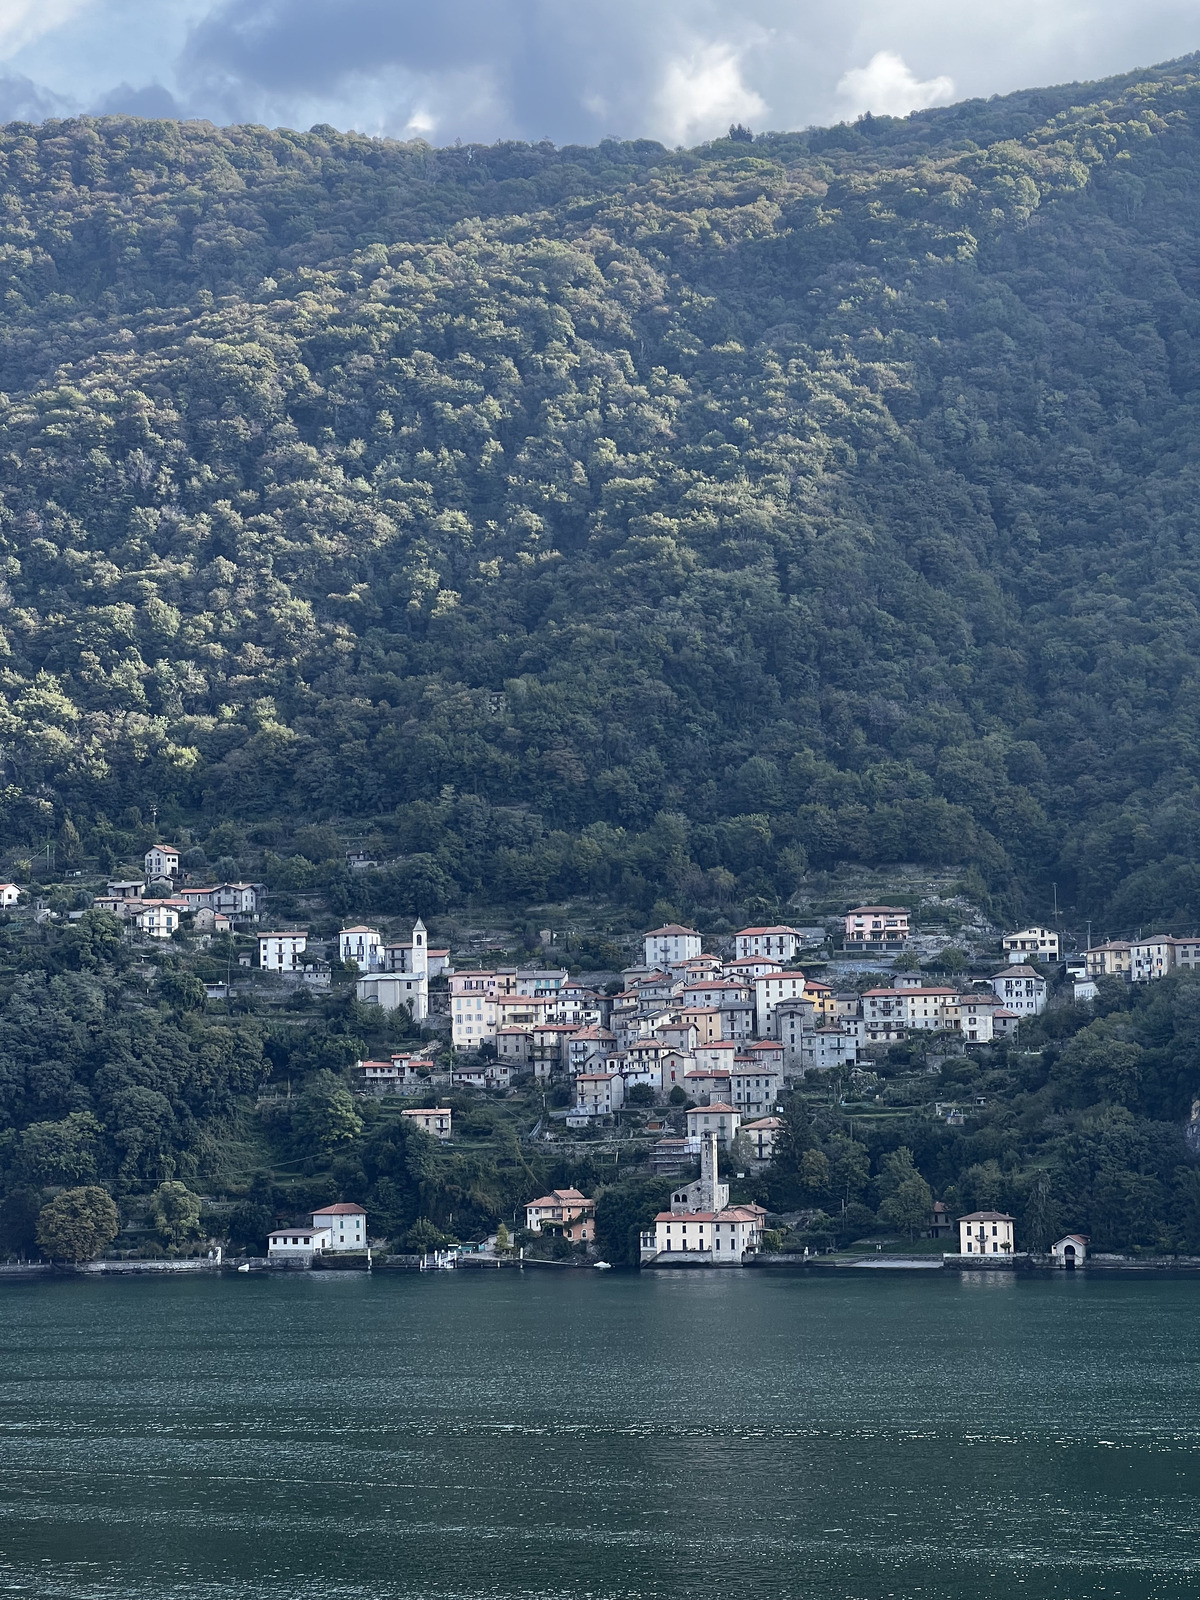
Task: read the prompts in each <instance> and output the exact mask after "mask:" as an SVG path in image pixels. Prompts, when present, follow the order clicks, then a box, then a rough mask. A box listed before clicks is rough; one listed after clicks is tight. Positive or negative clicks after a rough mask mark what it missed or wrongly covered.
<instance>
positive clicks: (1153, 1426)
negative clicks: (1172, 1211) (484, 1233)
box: [0, 1272, 1200, 1600]
mask: <svg viewBox="0 0 1200 1600" xmlns="http://www.w3.org/2000/svg"><path fill="white" fill-rule="evenodd" d="M1198 1329H1200V1281H1197V1280H1157V1281H1154V1280H1151V1281H1147V1280H1140V1279H1139V1280H1129V1279H1118V1278H1108V1279H1103V1278H1087V1277H1084V1276H1083V1275H1081V1274H1080V1275H1074V1276H1071V1277H1067V1276H1061V1277H1057V1278H1054V1279H1051V1280H1043V1281H1017V1280H1014V1279H1012V1278H1008V1277H999V1276H996V1277H987V1276H983V1275H980V1276H978V1277H964V1278H961V1279H960V1278H958V1277H953V1276H950V1275H949V1274H947V1275H945V1276H942V1275H941V1274H936V1275H935V1274H933V1273H921V1274H916V1273H914V1274H911V1275H908V1276H906V1275H904V1274H902V1273H880V1272H840V1273H838V1274H836V1275H833V1274H830V1275H828V1276H821V1277H817V1276H816V1275H812V1276H803V1275H799V1274H796V1275H791V1274H784V1273H781V1274H779V1275H774V1274H765V1273H753V1272H728V1273H715V1272H708V1273H705V1272H678V1273H660V1274H653V1273H647V1274H645V1275H643V1276H641V1277H635V1276H624V1275H621V1274H618V1273H604V1274H601V1273H583V1272H580V1273H562V1274H551V1273H533V1272H528V1273H525V1274H523V1275H520V1274H517V1273H490V1274H488V1273H474V1272H471V1273H468V1272H461V1273H428V1274H424V1275H417V1274H411V1275H402V1276H384V1275H382V1274H380V1275H377V1276H376V1277H374V1278H367V1277H365V1276H358V1275H349V1274H347V1275H334V1274H315V1275H307V1274H305V1275H299V1274H298V1275H295V1276H288V1277H283V1278H279V1277H271V1278H267V1277H255V1276H251V1277H249V1278H247V1277H232V1278H225V1279H220V1280H210V1279H201V1278H193V1279H176V1280H174V1281H166V1282H163V1281H146V1280H130V1281H111V1280H110V1281H104V1280H99V1281H86V1280H83V1281H80V1280H76V1281H71V1280H64V1281H61V1282H39V1283H19V1284H8V1283H5V1284H0V1343H2V1345H3V1354H2V1359H0V1596H36V1597H38V1600H59V1597H71V1600H76V1597H79V1600H116V1597H121V1600H126V1597H128V1600H232V1597H237V1600H316V1597H321V1600H326V1597H333V1600H360V1597H363V1600H366V1597H371V1600H399V1597H405V1600H409V1597H413V1600H416V1597H421V1600H425V1597H433V1600H509V1597H521V1600H559V1597H564V1600H567V1597H569V1600H635V1597H638V1600H640V1597H653V1600H659V1597H662V1600H676V1597H680V1600H682V1597H685V1596H686V1597H692V1596H697V1595H701V1594H704V1595H710V1594H711V1595H712V1596H714V1597H728V1596H743V1595H745V1596H751V1595H752V1596H755V1597H756V1600H776V1597H779V1600H783V1597H787V1600H793V1597H806V1600H807V1597H819V1600H827V1597H828V1600H834V1597H836V1600H860V1597H861V1600H874V1597H877V1596H878V1597H881V1600H883V1597H895V1600H900V1597H906V1600H907V1597H910V1596H912V1597H916V1596H920V1597H922V1600H943V1597H944V1600H951V1597H953V1600H963V1597H969V1600H992V1597H996V1600H999V1597H1001V1596H1003V1597H1011V1596H1014V1595H1020V1596H1024V1597H1027V1600H1033V1597H1041V1596H1063V1597H1071V1600H1078V1597H1090V1596H1104V1597H1106V1600H1108V1597H1112V1596H1125V1597H1130V1596H1133V1597H1142V1596H1147V1597H1148V1596H1155V1597H1175V1596H1180V1597H1182V1596H1185V1595H1187V1596H1195V1594H1196V1593H1197V1592H1198V1591H1200V1500H1198V1496H1200V1365H1198V1363H1200V1337H1198Z"/></svg>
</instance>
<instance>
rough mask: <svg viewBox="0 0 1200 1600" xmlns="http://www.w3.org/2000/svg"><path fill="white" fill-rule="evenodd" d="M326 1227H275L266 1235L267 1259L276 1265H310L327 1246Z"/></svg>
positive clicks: (328, 1236) (328, 1237) (327, 1233)
mask: <svg viewBox="0 0 1200 1600" xmlns="http://www.w3.org/2000/svg"><path fill="white" fill-rule="evenodd" d="M329 1239H330V1233H329V1229H328V1228H303V1227H299V1228H276V1229H275V1231H274V1233H269V1234H268V1235H267V1260H268V1261H269V1262H271V1263H272V1264H274V1265H277V1266H288V1265H295V1266H305V1267H311V1266H312V1263H313V1257H314V1256H319V1255H320V1254H321V1252H322V1251H323V1250H326V1249H328V1247H329Z"/></svg>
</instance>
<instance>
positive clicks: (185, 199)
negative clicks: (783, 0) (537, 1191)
mask: <svg viewBox="0 0 1200 1600" xmlns="http://www.w3.org/2000/svg"><path fill="white" fill-rule="evenodd" d="M745 134H746V130H744V129H740V130H738V135H739V136H738V137H736V138H733V139H723V140H717V141H715V142H714V143H712V144H710V145H707V146H704V147H702V148H700V149H697V150H692V151H669V150H666V149H665V148H663V147H662V146H659V145H657V144H654V143H653V142H650V141H636V142H632V143H620V142H617V141H606V142H604V143H603V144H602V145H601V146H599V147H598V148H596V149H582V148H565V149H561V150H560V149H554V148H553V147H552V146H550V145H548V144H542V145H537V146H527V145H519V144H499V145H495V146H490V147H482V146H464V147H462V148H455V149H447V150H434V149H432V148H430V147H428V146H427V145H425V144H423V143H421V142H420V141H416V142H410V143H396V142H391V141H386V140H371V139H366V138H362V137H359V136H356V135H340V134H336V133H334V132H333V131H332V130H330V129H328V128H322V129H319V130H315V131H314V132H312V133H308V134H300V133H293V132H289V131H286V130H281V131H274V132H271V131H268V130H266V129H263V128H253V127H245V128H226V129H216V128H213V127H211V126H208V125H207V124H188V123H182V124H180V123H174V122H166V121H157V122H156V121H143V120H139V119H136V118H130V117H102V118H78V119H72V120H67V121H49V122H46V123H44V124H42V125H41V126H39V127H33V126H30V125H28V124H13V125H10V126H9V127H8V128H7V129H5V130H3V132H2V133H0V189H2V191H3V194H4V198H5V207H4V210H3V214H2V216H0V278H2V279H3V294H4V308H5V315H4V321H3V325H2V327H0V360H2V361H3V370H4V387H5V394H4V396H3V398H2V400H0V580H2V587H0V603H2V604H3V606H4V610H3V637H4V640H5V644H4V646H3V648H4V649H5V651H6V652H7V653H6V654H5V656H4V659H3V666H2V671H0V695H2V699H0V724H2V726H3V764H4V774H3V777H4V787H3V791H2V794H0V810H2V813H3V817H4V821H5V826H6V828H7V829H8V830H9V832H10V834H11V835H12V836H13V837H18V838H19V837H21V836H24V837H26V838H28V839H29V840H31V841H32V840H33V839H35V838H42V837H43V836H44V835H45V833H46V831H47V830H48V829H51V828H52V829H56V830H58V833H59V849H60V851H61V852H63V859H64V860H65V859H66V857H67V856H69V855H71V854H72V853H78V852H79V850H80V849H81V848H87V849H90V850H93V851H96V850H98V849H99V848H100V847H101V846H102V845H103V843H104V832H103V830H104V828H105V827H106V826H111V825H110V824H109V823H108V822H107V819H108V818H110V817H116V816H118V815H119V814H120V813H121V812H122V810H123V809H124V808H125V807H127V806H129V805H132V804H136V805H139V806H141V807H142V808H143V809H144V808H145V805H146V800H147V797H152V798H153V799H154V800H155V802H156V804H157V805H158V806H159V807H160V808H162V811H163V815H164V816H171V815H176V816H181V815H185V814H186V815H193V816H194V815H206V816H207V817H208V818H209V819H210V820H211V821H212V822H214V823H215V822H219V821H222V820H229V819H242V820H244V821H251V822H253V821H258V822H260V823H261V822H262V820H263V819H271V818H275V817H280V816H287V817H289V818H292V817H295V816H296V815H297V814H301V815H302V816H303V817H304V818H305V819H306V820H308V821H320V820H322V819H326V818H332V817H346V816H370V817H375V818H380V817H384V818H388V819H390V826H391V828H392V836H391V837H392V842H393V843H394V845H395V847H396V850H397V853H398V854H399V856H400V857H401V860H400V862H399V864H398V865H397V866H396V868H395V869H394V872H393V876H392V879H391V880H390V882H389V886H388V891H387V892H388V893H389V894H390V895H391V897H392V899H393V900H394V902H395V904H396V907H397V909H405V910H410V909H420V910H423V911H425V912H429V911H430V910H434V911H436V910H437V909H439V908H441V907H443V906H445V905H446V904H449V903H452V902H454V901H456V900H457V899H459V898H461V897H462V896H464V895H467V894H471V893H475V892H478V891H479V890H484V891H486V892H488V893H491V894H493V895H495V896H497V897H501V898H505V899H507V900H508V901H510V902H521V901H526V900H537V899H539V898H544V897H546V896H547V895H549V894H554V893H576V892H583V893H587V892H596V891H605V892H613V893H620V894H622V895H624V896H625V897H626V898H627V899H630V900H632V901H635V902H636V901H638V899H639V897H640V898H641V899H643V900H644V901H645V903H646V905H647V906H649V905H650V904H651V903H652V902H653V900H654V899H655V898H656V897H657V896H659V895H661V894H662V893H663V886H664V884H665V885H666V890H667V892H668V893H669V894H675V895H676V896H690V897H691V899H692V900H694V901H701V902H703V901H706V900H710V901H711V900H714V899H719V898H720V896H721V894H722V893H723V892H725V893H727V892H728V888H727V885H728V884H733V883H737V884H738V885H739V886H740V888H741V890H742V891H743V893H755V892H761V893H763V894H774V895H778V894H784V895H786V894H787V893H790V892H791V889H792V887H793V886H794V884H795V881H796V879H797V877H798V875H800V874H802V873H803V872H804V871H805V870H806V868H808V867H810V866H818V867H819V866H823V865H828V864H832V863H834V862H836V861H838V860H850V861H861V862H886V861H894V860H900V859H903V860H909V861H916V862H930V863H938V864H950V865H961V866H962V868H963V870H964V871H970V872H973V873H974V874H976V880H977V881H979V882H981V883H982V884H984V885H986V886H988V887H990V888H991V890H992V891H993V892H994V893H996V894H999V895H1002V896H1008V897H1010V898H1015V899H1017V900H1020V899H1021V898H1022V897H1023V896H1024V897H1028V896H1030V895H1034V896H1036V895H1037V893H1039V892H1040V890H1041V888H1042V887H1044V886H1045V885H1047V884H1048V883H1049V881H1050V880H1051V879H1053V880H1054V881H1055V882H1056V883H1057V884H1058V886H1059V891H1060V894H1061V895H1063V896H1065V897H1067V898H1068V899H1073V900H1074V902H1075V903H1076V904H1077V905H1078V907H1079V908H1080V909H1081V910H1082V911H1083V912H1084V913H1085V914H1090V915H1093V916H1102V917H1105V918H1107V919H1109V921H1110V922H1111V924H1112V926H1113V927H1114V928H1115V927H1118V926H1124V925H1125V924H1130V925H1132V924H1134V923H1137V922H1140V921H1142V920H1145V919H1146V918H1150V917H1160V918H1163V919H1165V920H1166V921H1168V922H1172V921H1174V922H1180V921H1186V920H1187V919H1188V918H1192V919H1194V918H1195V917H1196V915H1197V913H1198V912H1200V875H1198V872H1197V868H1196V866H1195V843H1196V838H1197V819H1198V816H1200V798H1198V790H1197V779H1196V766H1197V746H1196V741H1197V713H1196V706H1197V704H1198V703H1200V697H1198V695H1197V670H1196V654H1197V644H1198V639H1200V635H1198V626H1197V589H1198V586H1200V556H1198V552H1197V544H1196V532H1195V519H1194V514H1193V510H1192V507H1193V503H1194V499H1195V494H1194V487H1195V479H1196V474H1197V446H1196V442H1195V441H1196V437H1197V428H1196V406H1197V393H1198V384H1200V353H1198V352H1200V346H1198V345H1197V337H1198V333H1200V298H1198V290H1197V285H1196V282H1195V275H1194V272H1193V270H1192V254H1193V252H1192V247H1191V240H1192V239H1193V238H1194V235H1195V231H1196V226H1197V222H1198V221H1200V74H1198V72H1197V63H1196V61H1195V59H1194V58H1188V59H1187V60H1185V61H1182V62H1179V63H1176V64H1174V65H1173V66H1171V67H1169V68H1166V69H1161V70H1157V71H1155V72H1152V73H1138V74H1133V75H1130V76H1127V77H1125V78H1121V79H1114V80H1111V81H1109V82H1107V83H1102V84H1096V85H1092V86H1088V87H1086V88H1080V87H1079V86H1075V87H1073V88H1070V89H1066V90H1054V91H1045V92H1041V93H1029V94H1019V95H1014V96H1009V97H1007V98H1005V99H1000V100H996V101H989V102H987V103H982V102H969V103H967V104H964V105H962V106H959V107H953V108H949V109H944V110H933V111H928V112H922V113H917V114H914V115H913V116H911V117H909V118H906V119H903V120H898V119H894V118H887V117H873V118H871V119H869V120H866V119H864V121H862V122H860V123H857V124H854V125H853V126H843V127H840V128H834V129H828V130H811V131H810V132H808V133H807V134H781V135H766V136H759V137H757V138H754V139H753V140H751V141H750V142H747V140H746V138H745ZM68 814H69V815H68ZM97 826H99V828H100V832H99V834H97V832H96V828H97ZM68 830H69V831H68ZM306 863H307V866H308V870H309V871H311V870H312V869H313V858H312V857H307V858H306V857H303V855H301V857H300V859H298V860H297V862H296V866H295V868H294V871H295V873H297V874H299V876H300V877H301V878H303V874H304V871H305V864H306ZM297 886H302V885H300V884H298V885H297Z"/></svg>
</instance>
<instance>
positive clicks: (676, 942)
mask: <svg viewBox="0 0 1200 1600" xmlns="http://www.w3.org/2000/svg"><path fill="white" fill-rule="evenodd" d="M642 945H643V948H644V950H645V953H646V965H647V966H648V967H650V968H651V969H653V968H654V967H678V966H682V964H683V963H684V962H685V961H692V960H694V959H695V957H696V956H698V955H699V954H700V946H701V939H700V935H699V934H698V933H697V932H696V930H695V928H681V927H680V926H679V924H678V923H677V922H668V923H667V924H666V925H665V926H664V927H661V928H654V929H652V930H651V931H650V932H649V933H647V934H644V935H643V936H642Z"/></svg>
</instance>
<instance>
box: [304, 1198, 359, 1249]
mask: <svg viewBox="0 0 1200 1600" xmlns="http://www.w3.org/2000/svg"><path fill="white" fill-rule="evenodd" d="M312 1225H313V1227H314V1228H315V1229H320V1230H321V1231H322V1232H325V1233H327V1234H328V1236H329V1237H328V1240H327V1242H326V1243H325V1244H324V1245H323V1246H322V1248H323V1249H325V1250H329V1251H339V1250H342V1251H344V1250H365V1249H366V1248H367V1213H366V1212H365V1211H364V1210H363V1208H362V1207H361V1206H356V1205H350V1204H348V1203H347V1202H346V1201H344V1200H343V1201H339V1203H338V1204H337V1205H336V1206H322V1207H321V1209H320V1211H314V1212H313V1214H312ZM289 1231H291V1232H300V1231H301V1230H299V1229H293V1230H289Z"/></svg>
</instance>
